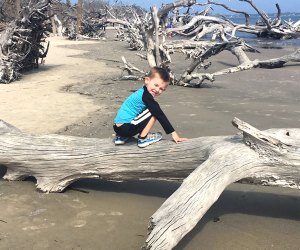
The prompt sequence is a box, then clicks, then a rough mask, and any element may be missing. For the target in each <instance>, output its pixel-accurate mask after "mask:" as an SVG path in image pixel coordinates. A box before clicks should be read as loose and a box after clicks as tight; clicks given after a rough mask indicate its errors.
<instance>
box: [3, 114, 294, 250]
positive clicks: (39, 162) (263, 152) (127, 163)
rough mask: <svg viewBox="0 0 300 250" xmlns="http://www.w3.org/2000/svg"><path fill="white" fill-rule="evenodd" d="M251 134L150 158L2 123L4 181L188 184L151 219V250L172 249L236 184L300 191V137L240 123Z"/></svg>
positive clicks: (57, 188)
mask: <svg viewBox="0 0 300 250" xmlns="http://www.w3.org/2000/svg"><path fill="white" fill-rule="evenodd" d="M233 124H234V126H236V127H237V128H238V129H240V130H241V131H243V134H237V135H234V136H210V137H200V138H196V139H190V140H188V141H187V142H184V143H181V144H175V143H172V142H169V141H166V140H164V141H161V142H159V143H156V144H154V145H151V146H150V147H149V148H147V150H145V149H140V148H138V147H136V145H135V143H136V142H135V141H134V142H129V143H128V144H127V145H124V146H115V145H114V144H113V142H112V141H111V140H110V139H94V138H81V137H72V136H63V135H30V134H24V133H22V132H21V131H20V130H18V129H17V128H14V127H13V126H12V125H9V124H7V123H5V122H3V121H1V122H0V164H1V165H4V166H6V167H7V172H6V174H5V176H4V177H3V178H4V179H7V180H22V179H24V178H25V177H27V176H33V177H35V178H36V179H37V183H36V186H37V188H38V189H40V190H42V191H44V192H61V191H63V190H64V189H65V188H66V187H67V186H68V185H69V184H70V183H72V182H74V181H76V180H78V179H80V178H100V179H106V180H113V181H124V180H142V179H143V180H145V179H163V180H183V179H184V178H186V177H187V176H188V175H189V174H190V173H191V172H192V171H193V170H194V169H195V168H196V170H194V172H193V173H192V174H190V175H189V176H188V177H187V178H186V179H185V180H184V181H183V183H182V185H181V187H180V188H179V189H178V190H177V191H176V192H175V193H174V194H173V195H172V196H171V197H170V198H169V199H167V200H166V201H165V203H164V204H163V205H162V206H161V207H160V208H159V209H158V210H157V212H156V213H155V214H154V215H153V216H152V217H151V223H150V227H149V229H150V234H149V236H148V239H147V240H146V243H145V245H144V248H145V249H165V250H167V249H172V248H173V247H174V246H176V245H177V243H178V242H179V241H180V240H181V239H182V238H183V237H184V236H185V235H186V234H187V233H188V232H189V231H190V230H192V229H193V227H194V226H195V225H196V224H197V223H198V221H199V220H200V219H201V218H202V217H203V215H204V214H205V212H206V211H207V210H208V209H209V208H210V207H211V205H212V204H213V203H214V202H215V201H216V200H217V199H218V198H219V196H220V195H221V193H222V192H223V190H224V189H225V188H226V187H227V186H228V185H229V184H231V183H233V182H236V181H239V180H241V179H244V178H252V180H255V183H261V184H263V185H277V186H282V187H289V188H296V189H300V129H270V130H267V131H259V130H257V129H255V128H254V127H252V126H250V125H249V124H247V123H244V122H243V121H241V120H239V119H237V118H235V119H234V120H233Z"/></svg>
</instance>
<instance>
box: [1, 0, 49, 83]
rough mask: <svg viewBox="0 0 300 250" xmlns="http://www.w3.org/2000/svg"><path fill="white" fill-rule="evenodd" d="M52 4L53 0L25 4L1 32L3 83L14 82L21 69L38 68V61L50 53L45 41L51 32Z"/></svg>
mask: <svg viewBox="0 0 300 250" xmlns="http://www.w3.org/2000/svg"><path fill="white" fill-rule="evenodd" d="M49 7H50V0H43V1H37V2H36V3H35V4H31V5H28V6H27V7H24V8H23V9H22V10H21V12H20V13H19V17H18V18H17V19H16V20H14V21H12V22H10V23H8V24H7V25H6V26H5V29H4V30H3V31H2V32H1V33H0V46H1V50H0V83H10V82H12V81H14V80H15V79H17V78H18V77H19V76H20V72H21V71H24V70H27V69H32V68H35V67H38V64H39V61H38V60H39V59H40V58H44V57H45V56H46V55H47V51H48V46H46V47H44V43H45V38H46V36H47V34H48V32H50V31H51V23H50V21H49V15H48V13H49Z"/></svg>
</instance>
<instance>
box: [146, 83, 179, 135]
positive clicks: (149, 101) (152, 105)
mask: <svg viewBox="0 0 300 250" xmlns="http://www.w3.org/2000/svg"><path fill="white" fill-rule="evenodd" d="M142 100H143V102H144V103H145V105H146V107H147V108H148V109H149V111H150V113H151V114H152V115H153V116H154V117H155V118H156V119H157V120H158V121H159V123H160V124H161V126H162V127H163V129H164V130H165V132H166V133H167V134H171V133H173V132H174V131H175V129H174V128H173V126H172V124H171V123H170V121H169V120H168V118H167V116H166V115H165V114H164V112H163V111H162V110H161V108H160V106H159V104H158V103H157V101H155V100H154V98H153V96H152V95H151V94H150V93H149V92H148V91H147V89H146V88H145V87H144V93H143V97H142Z"/></svg>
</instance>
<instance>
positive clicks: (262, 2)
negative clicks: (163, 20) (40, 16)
mask: <svg viewBox="0 0 300 250" xmlns="http://www.w3.org/2000/svg"><path fill="white" fill-rule="evenodd" d="M113 1H114V0H109V2H110V3H112V2H113ZM122 2H123V3H130V4H136V5H139V6H142V7H144V8H146V9H147V10H148V9H149V7H150V6H152V5H156V6H157V7H160V5H161V4H162V3H172V2H173V1H170V0H122ZM198 2H199V3H204V2H206V1H205V0H198ZM215 2H218V3H223V4H226V5H228V6H230V7H231V8H233V9H238V10H244V11H247V12H248V13H249V14H252V13H256V12H255V10H254V9H253V8H252V7H251V6H250V4H248V3H246V2H241V1H239V0H215ZM253 3H254V4H255V5H256V6H257V7H258V8H259V9H261V10H264V11H265V12H267V13H277V9H276V6H275V4H276V3H278V4H279V6H280V8H281V11H282V12H297V13H300V0H253ZM214 10H215V11H216V12H217V13H222V14H226V11H224V8H222V7H216V6H215V7H214Z"/></svg>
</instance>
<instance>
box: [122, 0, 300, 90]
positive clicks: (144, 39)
mask: <svg viewBox="0 0 300 250" xmlns="http://www.w3.org/2000/svg"><path fill="white" fill-rule="evenodd" d="M243 1H245V2H247V3H249V4H251V6H252V7H253V8H254V9H255V10H256V11H257V12H258V13H259V15H260V16H261V18H263V20H264V24H263V25H250V21H249V18H250V16H249V14H247V13H246V12H241V11H238V10H235V9H232V8H230V7H228V6H226V5H224V4H219V3H216V2H213V1H208V2H207V3H206V4H209V5H221V6H222V7H224V8H226V9H227V10H229V11H232V12H234V13H240V14H243V15H245V22H246V23H245V24H235V23H233V22H232V21H230V20H228V19H226V18H225V17H216V16H211V15H209V10H210V8H206V9H205V10H203V11H202V12H200V13H199V12H197V13H196V14H195V15H193V14H192V13H190V12H189V10H190V7H191V6H193V5H195V4H196V3H195V2H193V1H184V0H182V1H177V2H175V3H174V4H168V5H163V6H162V7H161V8H160V9H159V10H157V8H156V7H155V6H153V8H152V9H151V13H146V14H145V15H144V16H142V17H141V16H137V15H136V16H135V18H133V19H131V21H130V22H129V24H128V25H127V32H128V40H129V42H130V46H131V48H133V49H136V50H145V51H146V57H145V58H147V61H148V65H149V67H150V68H151V67H153V66H162V67H165V68H166V69H167V70H168V71H169V72H170V74H171V84H175V85H180V86H189V87H199V86H201V84H202V83H203V82H205V81H207V80H208V81H210V82H212V81H214V80H215V77H216V76H219V75H223V74H228V73H234V72H238V71H242V70H246V69H251V68H256V67H265V68H275V67H282V66H283V65H284V64H285V63H286V62H288V61H289V59H290V60H291V61H296V62H298V61H299V53H298V51H296V52H295V53H293V54H291V55H287V56H284V59H283V60H282V58H274V59H269V60H265V61H263V63H260V61H258V60H255V61H251V60H250V59H249V57H248V56H247V54H246V52H259V51H258V50H257V49H255V48H252V47H250V46H249V45H247V44H246V43H245V42H244V41H243V40H241V39H239V38H238V37H236V33H237V32H238V31H239V32H248V33H253V34H256V35H257V36H262V35H263V34H265V33H266V32H267V33H268V34H269V35H268V36H272V37H274V38H283V34H285V35H286V37H288V36H289V35H290V34H291V33H293V32H294V34H295V36H297V34H298V33H299V30H298V28H297V27H298V26H299V24H300V23H299V22H297V23H296V24H295V26H293V28H292V27H290V29H289V31H287V30H285V31H282V32H281V33H280V32H279V31H278V30H282V27H283V26H282V25H283V22H282V21H281V18H280V13H281V12H280V8H279V5H276V6H277V9H278V15H277V18H276V20H273V21H272V20H270V18H268V16H267V15H266V14H265V13H264V12H263V11H260V10H258V9H257V8H256V6H255V5H254V4H253V2H252V1H251V0H243ZM206 4H204V5H206ZM201 5H203V4H201ZM179 7H187V11H186V13H185V14H184V15H179V12H178V8H179ZM170 13H175V14H174V15H173V17H169V15H170ZM182 16H183V17H184V18H185V19H186V21H184V22H183V21H182V20H180V18H182ZM170 19H172V20H173V21H175V20H176V22H174V23H173V26H172V27H170V26H169V25H168V22H169V21H170ZM285 25H287V24H285ZM174 32H175V33H177V34H179V35H181V36H184V37H192V38H191V39H189V40H186V39H181V40H179V41H178V40H175V41H172V40H166V34H170V33H174ZM279 33H280V34H281V35H278V34H279ZM272 34H273V35H272ZM276 34H277V35H276ZM295 36H294V37H295ZM207 37H210V39H209V40H208V39H207ZM291 37H293V36H291ZM191 44H193V46H191ZM223 50H229V51H231V52H232V54H233V55H234V56H235V57H236V58H237V59H238V61H239V63H240V64H239V65H237V66H236V67H234V68H229V69H224V70H221V71H218V72H215V73H206V72H205V71H206V69H207V68H208V67H209V66H210V65H211V63H210V62H206V61H205V60H207V59H209V58H210V57H212V56H214V55H216V54H218V53H220V52H222V51H223ZM174 52H180V53H183V54H185V55H186V57H187V58H188V59H191V63H190V65H189V66H188V67H187V68H186V69H185V70H184V71H183V72H182V73H181V74H179V73H177V74H176V72H173V71H172V65H171V56H170V55H171V54H172V53H174ZM123 61H124V60H123ZM268 61H269V62H270V63H268ZM283 61H284V63H283ZM122 68H123V69H124V70H126V71H127V72H128V73H129V75H128V76H126V75H125V76H122V78H121V79H140V78H142V77H143V76H142V74H141V73H142V72H147V70H142V69H139V70H136V69H137V67H134V66H133V65H131V64H130V63H128V62H127V63H126V64H124V66H123V67H122ZM134 72H140V73H138V74H136V77H134ZM178 75H179V77H178Z"/></svg>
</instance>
